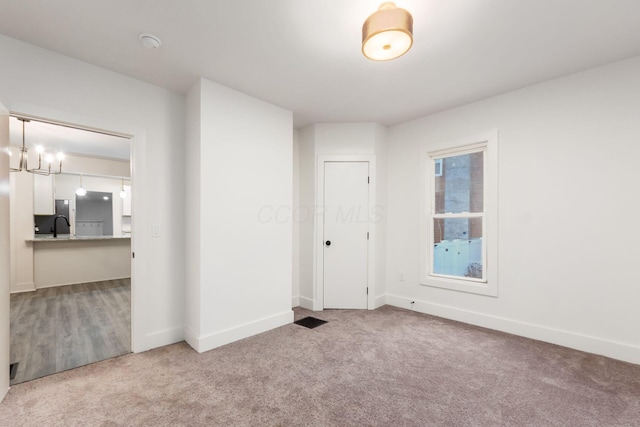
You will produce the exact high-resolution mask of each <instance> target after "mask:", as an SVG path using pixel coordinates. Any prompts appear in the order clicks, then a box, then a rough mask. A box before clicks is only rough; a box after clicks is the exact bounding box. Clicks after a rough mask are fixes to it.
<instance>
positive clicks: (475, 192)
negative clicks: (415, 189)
mask: <svg viewBox="0 0 640 427" xmlns="http://www.w3.org/2000/svg"><path fill="white" fill-rule="evenodd" d="M483 158H484V152H482V151H480V152H477V153H470V154H462V155H460V156H453V157H444V158H441V159H434V160H433V161H434V171H435V188H434V195H435V200H434V203H435V212H436V213H447V212H451V213H461V212H482V211H483V210H484V206H483V205H484V201H483V195H484V191H483V178H484V162H483Z"/></svg>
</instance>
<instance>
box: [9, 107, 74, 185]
mask: <svg viewBox="0 0 640 427" xmlns="http://www.w3.org/2000/svg"><path fill="white" fill-rule="evenodd" d="M17 119H18V120H20V121H21V122H22V147H20V158H19V161H18V162H19V163H18V167H17V168H9V170H10V171H11V172H22V171H25V172H29V173H33V174H36V175H58V174H60V173H62V161H63V160H64V154H62V153H61V152H59V153H58V155H57V157H58V162H59V165H58V170H57V171H56V170H53V171H52V170H51V166H52V165H53V161H54V158H53V155H51V154H47V153H45V152H44V148H43V147H42V146H41V145H38V146H37V147H36V152H37V153H38V167H37V168H35V169H29V150H28V149H27V146H26V141H25V135H24V133H25V132H24V124H25V123H27V122H30V121H31V120H29V119H23V118H21V117H17ZM9 155H11V151H9ZM43 157H44V161H45V163H48V165H47V167H45V168H44V169H43V168H42V158H43Z"/></svg>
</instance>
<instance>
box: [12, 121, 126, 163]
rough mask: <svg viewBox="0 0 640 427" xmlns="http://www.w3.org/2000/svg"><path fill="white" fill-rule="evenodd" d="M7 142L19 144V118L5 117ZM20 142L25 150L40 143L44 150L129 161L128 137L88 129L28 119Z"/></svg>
mask: <svg viewBox="0 0 640 427" xmlns="http://www.w3.org/2000/svg"><path fill="white" fill-rule="evenodd" d="M9 133H10V137H9V140H10V143H11V145H12V146H14V147H21V146H22V121H20V120H18V119H17V118H15V117H10V118H9ZM24 142H25V147H27V149H32V148H34V147H36V146H38V145H41V146H42V147H43V148H44V150H45V152H47V153H51V154H55V153H57V152H59V151H61V152H63V153H65V154H76V155H81V156H91V157H101V158H108V159H116V160H129V157H130V153H131V141H130V140H129V139H128V138H122V137H119V136H112V135H105V134H102V133H96V132H89V131H86V130H81V129H74V128H70V127H65V126H58V125H53V124H50V123H43V122H38V121H34V120H31V121H30V122H26V123H25V124H24Z"/></svg>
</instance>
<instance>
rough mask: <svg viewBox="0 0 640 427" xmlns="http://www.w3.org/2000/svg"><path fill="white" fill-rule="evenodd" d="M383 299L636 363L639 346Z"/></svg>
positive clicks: (393, 298)
mask: <svg viewBox="0 0 640 427" xmlns="http://www.w3.org/2000/svg"><path fill="white" fill-rule="evenodd" d="M386 297H387V298H386V302H387V304H389V305H393V306H395V307H401V308H406V309H409V310H414V311H418V312H420V313H425V314H431V315H434V316H438V317H444V318H445V319H451V320H457V321H459V322H464V323H469V324H472V325H477V326H481V327H484V328H488V329H495V330H497V331H502V332H507V333H510V334H514V335H519V336H522V337H526V338H532V339H535V340H539V341H544V342H548V343H552V344H557V345H561V346H564V347H569V348H573V349H576V350H580V351H585V352H588V353H594V354H599V355H602V356H607V357H611V358H612V359H618V360H623V361H625V362H630V363H635V364H640V347H638V346H634V345H630V344H626V343H621V342H617V341H610V340H606V339H602V338H597V337H592V336H588V335H583V334H578V333H575V332H570V331H564V330H560V329H554V328H549V327H546V326H541V325H535V324H532V323H526V322H521V321H518V320H513V319H507V318H504V317H498V316H492V315H488V314H484V313H478V312H475V311H469V310H463V309H460V308H457V307H451V306H446V305H440V304H433V303H430V302H426V301H419V300H414V299H410V298H405V297H401V296H397V295H387V296H386ZM411 301H415V303H414V304H413V307H411V305H412V304H411Z"/></svg>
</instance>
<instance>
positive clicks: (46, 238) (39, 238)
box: [26, 234, 131, 242]
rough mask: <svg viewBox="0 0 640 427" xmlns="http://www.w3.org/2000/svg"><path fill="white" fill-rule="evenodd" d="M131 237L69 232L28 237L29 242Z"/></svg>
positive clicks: (129, 237) (127, 237) (83, 240)
mask: <svg viewBox="0 0 640 427" xmlns="http://www.w3.org/2000/svg"><path fill="white" fill-rule="evenodd" d="M123 239H127V240H128V239H131V236H71V235H69V234H64V235H59V236H58V237H56V238H55V239H54V238H53V235H52V234H43V235H39V236H38V235H36V236H33V238H31V239H26V241H27V242H69V241H81V242H86V241H93V240H123Z"/></svg>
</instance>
